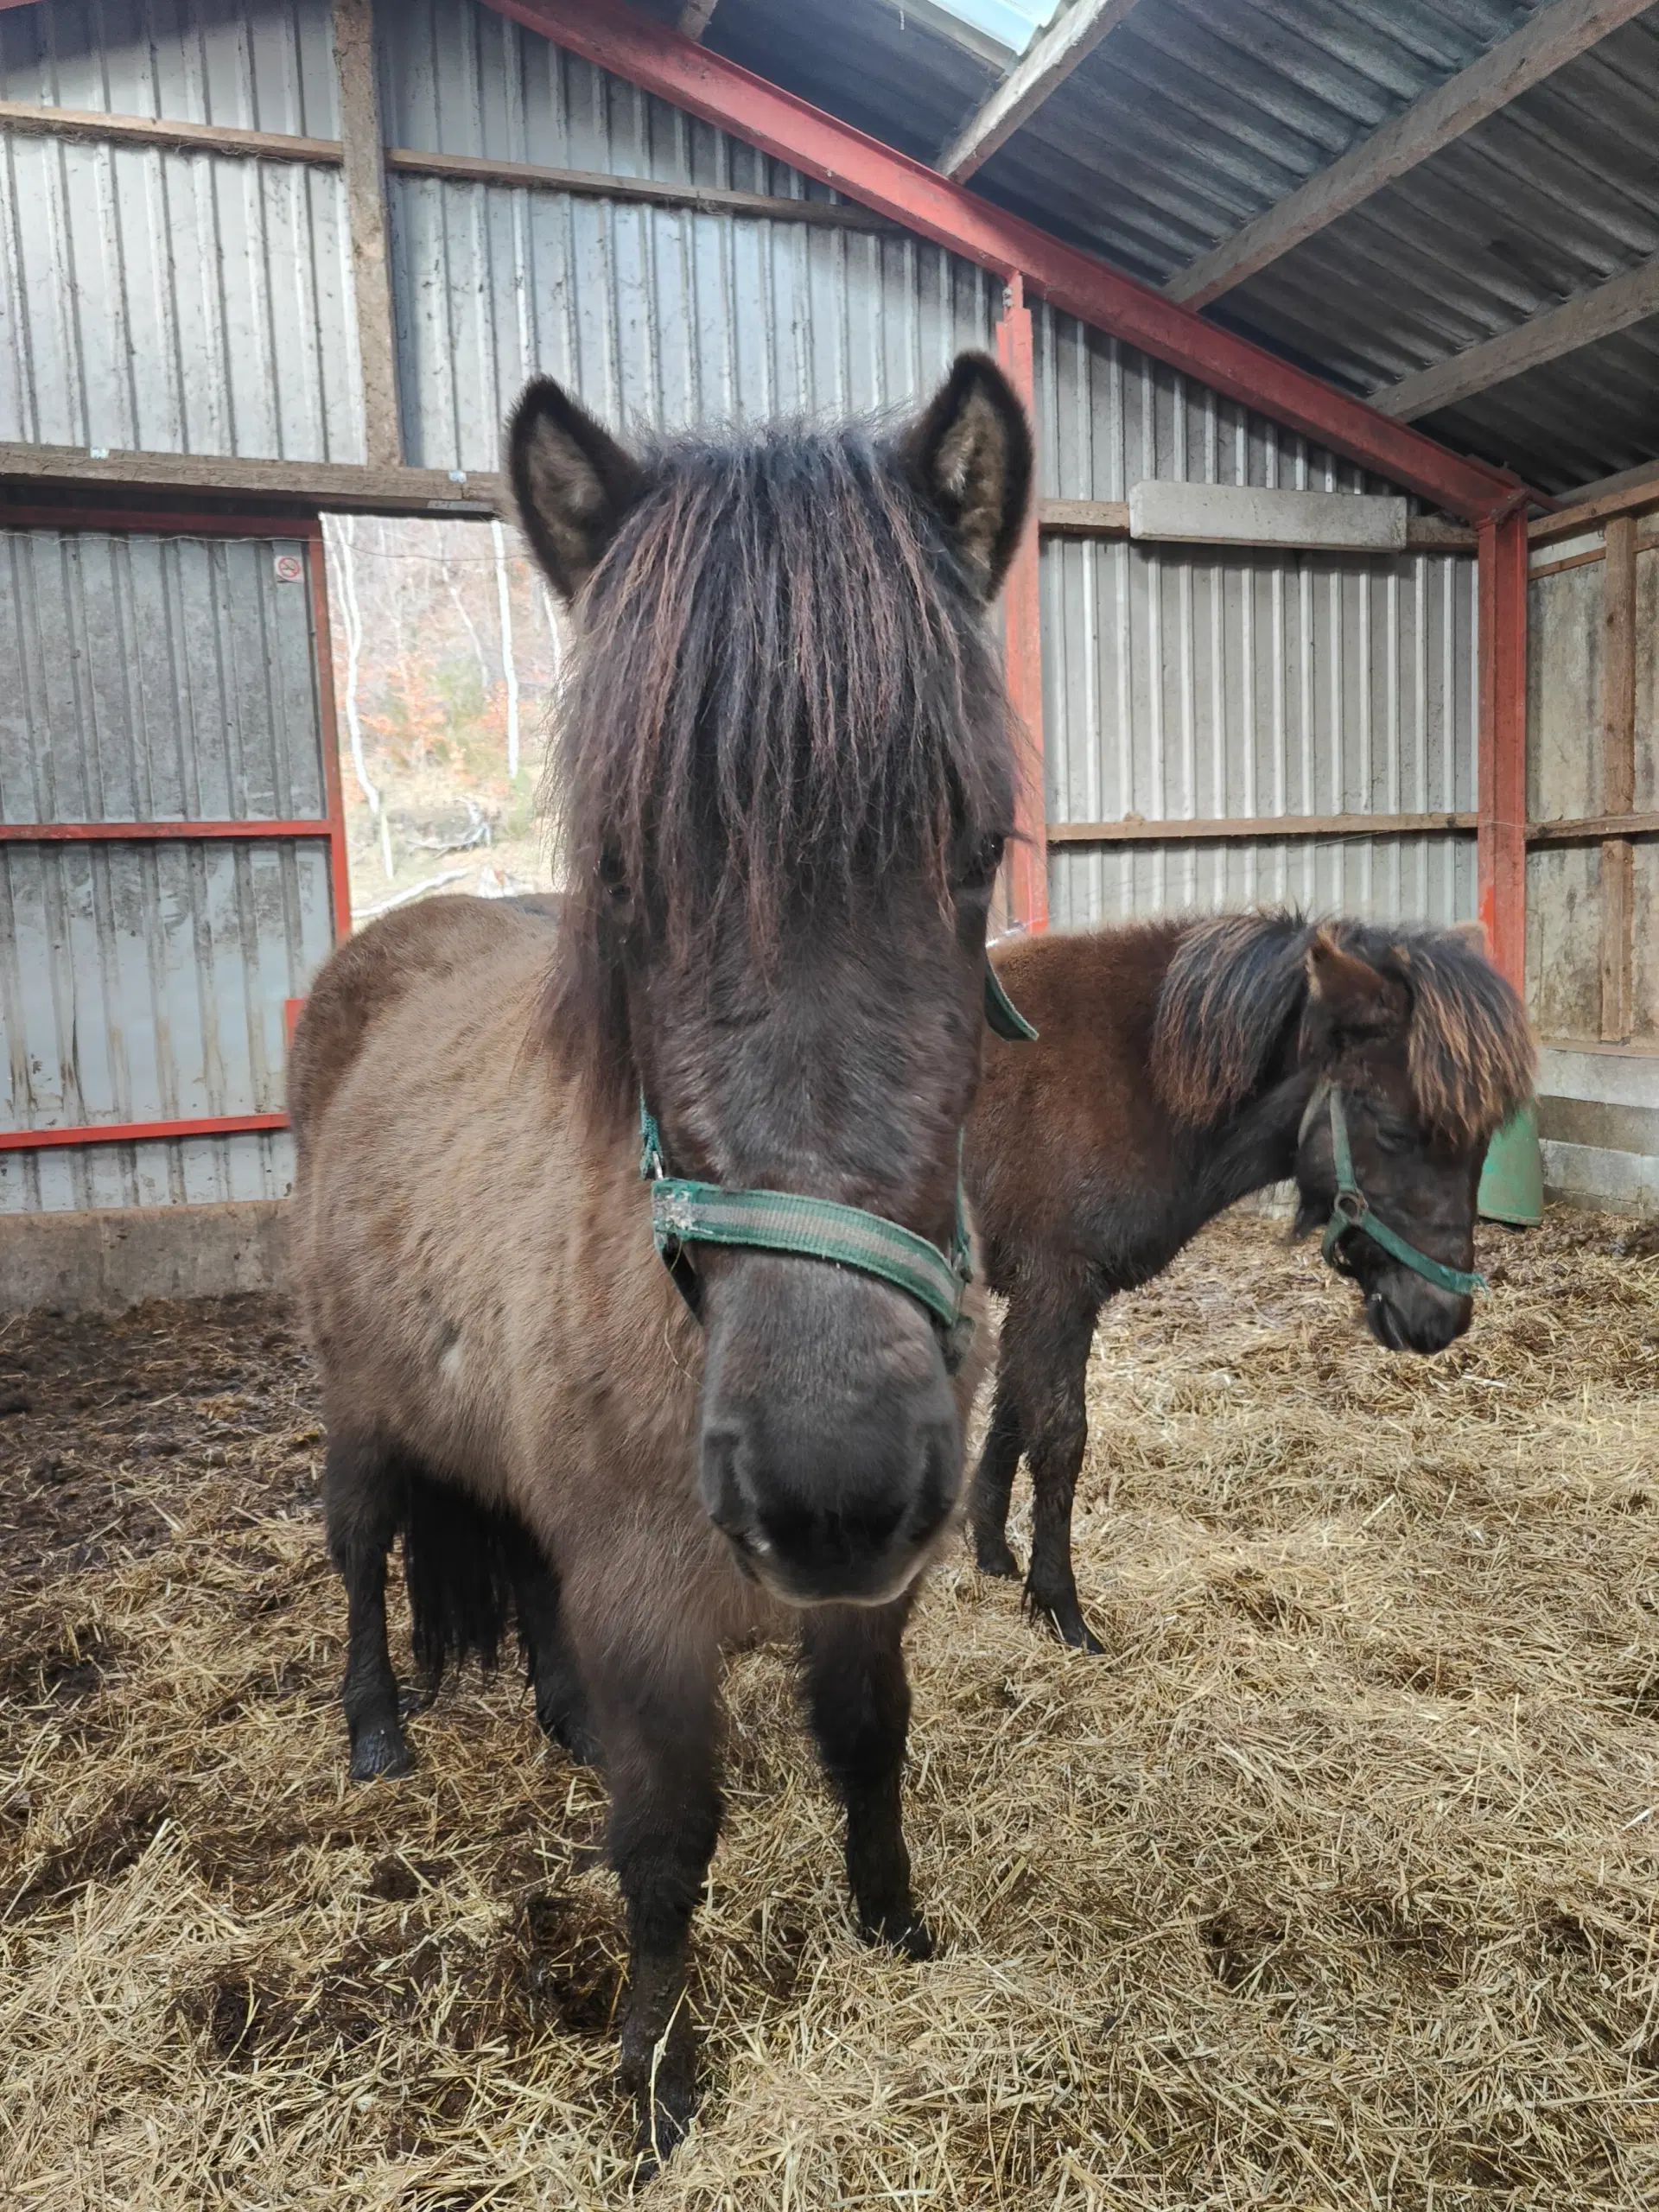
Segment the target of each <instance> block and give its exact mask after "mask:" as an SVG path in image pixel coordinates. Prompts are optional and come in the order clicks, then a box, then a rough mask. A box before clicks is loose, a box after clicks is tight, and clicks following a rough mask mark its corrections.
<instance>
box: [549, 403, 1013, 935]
mask: <svg viewBox="0 0 1659 2212" xmlns="http://www.w3.org/2000/svg"><path fill="white" fill-rule="evenodd" d="M654 476H655V489H654V490H653V491H652V493H651V494H650V495H649V496H648V497H647V498H646V499H645V500H644V501H643V502H642V504H641V505H640V507H639V509H638V510H637V511H636V512H635V513H634V515H633V516H632V517H631V518H630V519H629V521H628V522H627V523H626V524H625V526H624V528H623V530H622V531H621V533H620V536H619V537H618V539H617V541H616V543H614V545H613V547H612V549H611V550H610V552H609V553H608V554H607V557H606V559H605V561H604V562H603V563H601V567H600V569H599V570H598V571H597V572H596V574H595V575H594V578H593V580H592V582H591V584H590V586H589V588H588V598H587V601H586V603H585V606H584V608H583V615H584V620H583V624H582V638H581V639H580V642H579V644H578V646H577V649H576V652H575V656H574V657H573V663H572V668H571V673H570V677H569V681H568V683H567V685H566V687H565V690H564V692H563V697H562V699H561V702H560V709H559V714H558V718H557V730H556V737H555V741H554V745H553V747H552V751H551V756H550V766H549V785H550V796H551V798H552V800H553V811H554V813H555V816H556V822H557V827H558V834H559V836H560V838H561V842H562V843H563V850H564V853H565V855H566V859H567V865H568V867H569V869H570V871H571V874H572V875H573V877H574V878H575V880H577V881H581V880H582V878H583V877H584V876H587V875H590V874H592V873H593V872H594V871H596V870H597V869H598V868H599V867H600V865H601V861H604V862H605V863H606V864H607V865H608V866H609V867H611V868H613V869H615V870H617V871H619V872H620V874H621V876H622V877H624V878H625V879H626V880H628V881H629V882H630V883H632V884H633V885H635V886H639V887H644V886H650V887H652V908H653V912H652V919H653V924H654V925H655V926H656V927H658V928H659V929H660V931H661V932H662V933H663V935H664V938H665V940H666V943H667V944H668V947H669V949H670V951H671V955H672V956H673V957H675V958H677V959H683V958H685V957H688V955H689V954H690V951H691V950H692V949H693V948H694V947H695V944H696V942H697V940H698V939H699V938H703V937H706V935H707V932H708V928H709V923H710V920H711V918H712V916H713V914H714V912H715V910H716V909H717V908H719V907H721V906H723V904H724V902H726V901H727V900H728V899H737V900H740V901H741V904H742V906H743V908H744V910H745V916H746V920H747V926H748V930H749V933H750V937H751V940H752V942H753V944H754V945H755V946H756V948H757V950H759V951H760V952H762V953H764V950H765V949H766V947H767V946H768V945H769V944H771V943H772V942H773V941H774V940H775V938H776V933H777V931H778V929H779V924H780V920H781V918H782V917H783V915H784V912H785V908H786V906H791V905H792V904H793V903H795V902H798V901H799V900H800V899H801V898H802V897H803V896H804V895H805V896H810V897H816V898H822V899H846V898H849V897H850V896H853V895H855V893H856V890H857V887H858V886H859V884H860V883H861V881H866V880H878V879H880V877H881V876H882V875H883V874H885V873H886V872H887V871H889V870H891V869H893V868H908V869H911V870H916V871H919V872H920V873H921V874H923V875H924V876H925V877H926V878H928V879H930V880H933V881H934V882H936V883H937V884H938V887H939V890H940V893H941V895H942V896H943V894H944V886H945V882H946V878H947V874H948V868H949V861H950V848H951V844H952V841H953V839H954V838H957V837H958V836H967V837H969V838H970V839H971V838H973V837H975V836H977V835H979V834H981V833H983V834H991V833H993V832H999V831H1001V830H1004V829H1007V812H1008V809H1009V806H1010V804H1011V798H1010V787H1011V780H1012V773H1011V757H1010V756H1011V745H1010V728H1009V724H1008V721H1007V702H1006V695H1005V693H1004V691H1003V688H1002V685H1001V679H1000V676H999V674H998V672H997V670H996V667H995V661H994V658H993V657H992V654H991V652H990V647H989V643H988V638H987V636H986V633H985V626H984V624H983V620H982V616H981V614H980V612H979V610H978V609H977V608H976V607H975V606H974V605H973V603H972V601H971V599H970V597H969V594H967V592H966V591H965V590H964V589H963V588H960V587H959V585H958V584H957V582H954V581H953V579H952V578H951V576H950V563H949V557H948V556H947V555H946V554H945V552H944V547H943V545H942V544H941V543H939V542H938V539H937V537H934V536H933V534H932V533H931V525H930V524H929V523H928V521H927V518H925V515H924V514H923V512H921V510H920V508H919V506H918V503H917V502H916V500H915V499H914V497H913V495H912V493H910V492H909V491H908V489H907V488H906V486H904V484H903V483H902V482H901V481H900V480H899V478H898V476H897V475H896V474H894V473H893V470H892V469H891V467H889V466H888V465H887V463H886V462H885V461H884V459H883V457H882V454H881V452H880V448H879V447H878V446H877V444H876V443H875V442H874V439H873V438H872V436H871V435H869V434H868V433H866V432H861V431H850V432H842V433H839V434H836V435H823V434H815V433H812V432H809V431H804V430H800V429H794V430H784V431H773V432H772V433H770V434H768V435H765V436H763V437H760V438H759V439H756V440H753V441H750V442H744V443H741V444H732V445H728V446H724V447H708V446H684V447H682V448H678V449H675V448H667V449H665V450H664V452H663V453H662V454H659V455H658V460H657V462H656V464H655V468H654ZM577 918H578V920H579V919H580V915H578V917H577Z"/></svg>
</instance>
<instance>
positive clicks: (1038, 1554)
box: [1016, 1299, 1103, 1651]
mask: <svg viewBox="0 0 1659 2212" xmlns="http://www.w3.org/2000/svg"><path fill="white" fill-rule="evenodd" d="M1099 1311H1100V1308H1099V1306H1097V1305H1096V1302H1095V1301H1094V1300H1092V1299H1090V1300H1084V1301H1081V1302H1079V1303H1077V1304H1075V1305H1071V1306H1063V1307H1060V1308H1058V1310H1056V1309H1051V1310H1050V1311H1048V1312H1047V1313H1046V1314H1044V1315H1043V1316H1042V1318H1041V1320H1040V1322H1039V1325H1037V1326H1035V1327H1034V1328H1033V1329H1031V1330H1030V1331H1028V1332H1022V1334H1023V1335H1024V1338H1025V1341H1024V1343H1023V1344H1022V1345H1021V1347H1020V1366H1019V1368H1018V1369H1017V1370H1016V1372H1017V1374H1018V1376H1019V1379H1020V1419H1021V1422H1022V1425H1023V1427H1024V1429H1025V1436H1026V1457H1027V1460H1028V1462H1029V1463H1030V1466H1031V1487H1032V1516H1031V1565H1030V1567H1028V1568H1027V1573H1026V1605H1027V1610H1028V1611H1030V1613H1031V1614H1032V1616H1033V1618H1034V1619H1037V1620H1042V1621H1046V1622H1048V1623H1049V1624H1051V1625H1052V1628H1053V1630H1054V1631H1055V1633H1056V1634H1057V1635H1058V1637H1060V1638H1061V1640H1062V1641H1063V1642H1065V1643H1070V1644H1074V1645H1076V1646H1077V1649H1080V1650H1083V1651H1099V1650H1101V1649H1103V1645H1101V1644H1100V1643H1098V1642H1096V1638H1095V1637H1093V1636H1092V1635H1091V1634H1090V1630H1089V1628H1088V1626H1087V1624H1086V1623H1085V1622H1084V1618H1083V1611H1082V1608H1081V1607H1080V1606H1079V1605H1078V1603H1077V1578H1076V1576H1075V1574H1074V1573H1072V1568H1071V1501H1072V1498H1073V1497H1074V1496H1075V1494H1076V1491H1077V1471H1078V1469H1079V1468H1080V1467H1081V1466H1082V1465H1083V1455H1084V1449H1085V1447H1086V1446H1087V1444H1088V1441H1089V1417H1088V1414H1087V1412H1086V1410H1085V1406H1084V1378H1085V1376H1086V1375H1087V1373H1088V1368H1089V1347H1090V1344H1092V1343H1093V1341H1094V1334H1095V1321H1096V1316H1097V1315H1098V1313H1099Z"/></svg>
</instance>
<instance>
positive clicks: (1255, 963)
mask: <svg viewBox="0 0 1659 2212" xmlns="http://www.w3.org/2000/svg"><path fill="white" fill-rule="evenodd" d="M1326 927H1327V929H1328V932H1329V935H1330V936H1331V938H1332V940H1333V941H1334V942H1335V943H1336V944H1338V946H1339V947H1340V948H1341V950H1343V951H1344V952H1346V953H1351V954H1352V955H1353V956H1354V957H1357V958H1358V959H1361V960H1365V961H1369V962H1370V965H1371V966H1372V967H1373V968H1375V969H1377V971H1378V972H1379V973H1380V974H1382V975H1384V976H1390V977H1392V978H1394V979H1395V981H1397V982H1400V983H1402V984H1403V985H1404V987H1405V988H1406V990H1407V992H1408V995H1409V998H1410V1002H1411V1016H1410V1027H1409V1029H1408V1033H1407V1039H1406V1073H1407V1080H1408V1083H1409V1084H1410V1086H1411V1094H1412V1100H1413V1104H1414V1109H1415V1110H1416V1113H1417V1116H1418V1118H1419V1120H1420V1121H1421V1122H1422V1123H1423V1124H1424V1126H1425V1127H1426V1128H1429V1129H1431V1130H1433V1132H1434V1133H1435V1134H1436V1135H1438V1136H1440V1137H1441V1138H1442V1139H1443V1140H1444V1141H1446V1142H1447V1143H1449V1144H1452V1145H1453V1146H1456V1147H1459V1149H1466V1148H1468V1147H1471V1146H1474V1145H1476V1144H1480V1143H1484V1142H1485V1141H1486V1140H1487V1139H1488V1138H1489V1137H1490V1136H1491V1134H1492V1132H1493V1131H1494V1130H1495V1129H1496V1128H1498V1127H1499V1126H1500V1125H1501V1124H1502V1123H1503V1122H1505V1121H1507V1120H1508V1118H1509V1116H1510V1115H1511V1114H1512V1113H1513V1112H1514V1111H1515V1109H1516V1107H1518V1106H1520V1105H1521V1104H1522V1103H1523V1102H1524V1101H1525V1100H1526V1099H1527V1098H1528V1097H1529V1096H1530V1094H1531V1090H1532V1084H1533V1077H1534V1072H1535V1065H1536V1054H1535V1049H1534V1046H1533V1039H1532V1033H1531V1030H1530V1028H1529V1025H1528V1022H1527V1018H1526V1014H1525V1012H1524V1010H1523V1008H1522V1005H1521V1001H1520V1000H1519V999H1518V998H1517V997H1516V994H1515V992H1514V990H1513V989H1512V988H1510V985H1509V984H1508V983H1507V982H1505V981H1504V979H1503V976H1500V975H1499V974H1498V972H1497V969H1495V968H1494V967H1493V966H1492V964H1491V962H1490V961H1489V960H1488V959H1487V958H1486V956H1485V954H1484V952H1483V951H1482V950H1480V949H1479V947H1478V945H1477V944H1474V943H1473V942H1472V941H1471V938H1469V937H1468V936H1466V935H1465V934H1464V933H1463V932H1462V931H1457V930H1385V929H1382V928H1379V927H1378V926H1376V925H1375V924H1372V923H1366V922H1355V921H1338V922H1334V923H1332V924H1329V925H1326ZM1314 934H1315V925H1313V923H1311V922H1309V921H1308V919H1307V918H1306V916H1305V915H1302V914H1300V913H1291V912H1270V913H1255V914H1217V915H1215V916H1213V917H1211V918H1208V919H1205V920H1203V921H1199V922H1195V923H1194V924H1193V925H1192V926H1191V927H1190V928H1189V929H1187V930H1186V931H1185V932H1184V933H1183V935H1182V938H1181V940H1180V942H1179V944H1178V946H1177V947H1176V950H1175V954H1174V957H1173V959H1172V960H1171V962H1170V963H1169V967H1168V969H1167V970H1166V973H1165V976H1164V980H1163V983H1162V985H1161V987H1160V991H1159V995H1158V1008H1157V1014H1156V1016H1155V1020H1154V1030H1153V1046H1152V1075H1153V1082H1154V1086H1155V1087H1156V1089H1157V1091H1158V1094H1159V1096H1160V1098H1161V1099H1162V1100H1163V1102H1164V1103H1165V1104H1166V1106H1167V1107H1168V1108H1169V1109H1170V1111H1171V1112H1172V1113H1173V1114H1175V1115H1176V1116H1179V1118H1180V1119H1181V1120H1182V1121H1185V1122H1192V1123H1194V1124H1195V1125H1198V1126H1211V1125H1213V1124H1214V1123H1216V1122H1220V1121H1223V1120H1224V1119H1225V1118H1226V1117H1227V1116H1228V1115H1230V1114H1232V1113H1235V1112H1236V1110H1237V1109H1238V1108H1239V1107H1241V1106H1242V1105H1243V1103H1245V1101H1246V1100H1247V1099H1248V1098H1249V1097H1250V1096H1251V1095H1252V1093H1253V1092H1254V1091H1255V1090H1256V1089H1257V1087H1258V1086H1259V1085H1260V1084H1261V1083H1262V1080H1263V1079H1264V1077H1265V1076H1266V1074H1267V1071H1268V1064H1269V1062H1270V1061H1271V1059H1272V1057H1273V1054H1274V1051H1275V1049H1276V1048H1277V1046H1278V1045H1279V1043H1280V1041H1281V1039H1282V1037H1283V1035H1284V1033H1285V1030H1286V1027H1287V1024H1288V1023H1289V1022H1290V1021H1291V1020H1292V1019H1293V1018H1294V1017H1295V1016H1296V1015H1298V1014H1300V1012H1301V1011H1302V1010H1303V1009H1304V1008H1305V1007H1306V1001H1307V975H1306V953H1307V948H1308V946H1309V945H1310V944H1312V942H1313V937H1314Z"/></svg>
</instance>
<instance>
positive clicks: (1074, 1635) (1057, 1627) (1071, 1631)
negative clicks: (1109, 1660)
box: [1026, 1591, 1106, 1659]
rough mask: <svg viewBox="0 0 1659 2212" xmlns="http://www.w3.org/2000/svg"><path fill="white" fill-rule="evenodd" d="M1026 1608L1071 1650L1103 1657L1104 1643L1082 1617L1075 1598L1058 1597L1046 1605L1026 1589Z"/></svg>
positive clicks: (1104, 1652) (1092, 1656)
mask: <svg viewBox="0 0 1659 2212" xmlns="http://www.w3.org/2000/svg"><path fill="white" fill-rule="evenodd" d="M1026 1610H1027V1612H1028V1613H1029V1614H1030V1615H1031V1618H1033V1620H1034V1621H1041V1622H1042V1623H1043V1624H1044V1626H1045V1627H1046V1628H1048V1629H1050V1630H1052V1632H1053V1634H1054V1635H1055V1636H1057V1637H1058V1638H1059V1640H1060V1642H1061V1643H1065V1644H1069V1645H1070V1646H1071V1649H1072V1650H1073V1651H1086V1652H1087V1653H1088V1654H1089V1655H1090V1657H1091V1658H1095V1659H1103V1658H1104V1657H1105V1656H1106V1647H1105V1645H1104V1644H1103V1643H1102V1642H1101V1640H1100V1638H1099V1637H1097V1636H1096V1634H1095V1632H1094V1630H1092V1629H1091V1628H1090V1625H1089V1624H1088V1622H1087V1621H1085V1620H1084V1618H1083V1613H1082V1611H1081V1609H1080V1608H1079V1606H1078V1605H1077V1599H1075V1598H1072V1599H1058V1600H1057V1601H1056V1602H1055V1603H1054V1604H1053V1605H1046V1604H1045V1603H1044V1601H1043V1599H1040V1598H1037V1597H1033V1595H1032V1594H1031V1592H1029V1591H1027V1593H1026Z"/></svg>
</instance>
